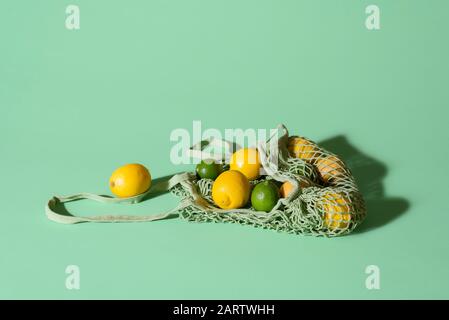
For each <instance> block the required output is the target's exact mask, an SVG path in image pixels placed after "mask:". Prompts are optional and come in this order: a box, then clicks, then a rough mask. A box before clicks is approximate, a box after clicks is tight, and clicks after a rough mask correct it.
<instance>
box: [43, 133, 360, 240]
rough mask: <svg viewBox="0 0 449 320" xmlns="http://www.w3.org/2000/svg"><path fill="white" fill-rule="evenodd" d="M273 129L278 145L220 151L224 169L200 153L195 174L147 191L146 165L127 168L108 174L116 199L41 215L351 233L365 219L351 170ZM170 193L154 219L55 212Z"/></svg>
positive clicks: (51, 208) (49, 209)
mask: <svg viewBox="0 0 449 320" xmlns="http://www.w3.org/2000/svg"><path fill="white" fill-rule="evenodd" d="M280 129H282V130H283V134H282V136H281V137H279V139H278V140H277V145H276V146H277V147H278V148H275V147H273V144H272V143H271V142H270V143H269V141H267V143H266V144H259V145H258V147H257V148H242V149H240V150H237V151H236V152H234V153H233V154H232V155H231V154H229V153H228V154H227V155H228V156H230V161H229V164H224V163H223V162H215V161H214V160H210V159H207V158H205V157H203V155H204V154H203V153H201V156H202V157H203V160H202V161H201V162H200V163H199V164H198V165H197V166H196V171H195V173H191V172H184V173H180V174H177V175H174V176H173V177H171V178H170V179H169V180H168V181H166V182H164V181H158V182H157V183H156V182H155V183H154V185H153V186H152V180H151V174H150V172H149V170H148V169H147V168H146V167H145V166H143V165H141V164H127V165H125V166H122V167H120V168H118V169H117V170H115V171H114V172H113V174H112V175H111V177H110V180H109V186H110V189H111V191H112V193H113V194H114V195H116V197H115V198H111V197H108V196H101V195H96V194H89V193H80V194H75V195H71V196H65V197H56V196H55V197H53V198H52V199H50V201H49V202H48V204H47V206H46V214H47V217H48V218H49V219H51V220H53V221H56V222H60V223H78V222H129V221H135V222H140V221H153V220H160V219H165V218H166V217H168V216H169V215H170V214H172V213H176V214H178V215H179V216H180V217H181V218H183V219H186V220H188V221H197V222H206V221H216V222H219V221H220V222H235V223H240V224H250V225H253V226H256V227H262V228H268V229H274V230H277V231H283V232H289V233H296V234H307V235H316V236H337V235H341V234H344V233H348V232H350V231H352V230H353V229H354V228H355V227H356V226H357V225H358V224H359V223H361V222H362V221H363V219H364V218H365V216H366V208H365V203H364V200H363V197H362V195H361V193H360V192H359V190H358V188H357V185H356V183H355V180H354V178H353V177H352V175H351V173H350V171H349V170H348V169H347V167H346V166H345V164H344V163H343V162H342V160H340V158H339V157H338V156H336V155H335V154H333V153H331V152H328V151H327V150H324V149H322V148H320V147H319V146H318V145H317V144H315V143H314V142H312V141H310V140H308V139H306V138H303V137H299V136H289V135H288V131H287V129H286V128H285V127H284V126H282V125H281V126H280ZM278 151H279V152H278ZM276 160H278V162H276V165H274V163H275V161H276ZM169 190H170V191H172V192H173V193H174V194H176V195H178V196H179V197H181V198H182V199H181V201H180V202H179V204H178V206H176V207H175V208H173V209H172V210H170V211H167V212H164V213H161V214H156V215H147V216H127V215H121V216H115V215H107V216H95V217H86V216H84V217H76V216H67V215H65V214H61V213H58V212H57V206H58V204H61V203H65V202H69V201H74V200H79V199H91V200H94V201H99V202H103V203H137V202H139V201H142V200H143V199H145V197H146V196H147V195H149V194H151V193H156V192H161V191H169Z"/></svg>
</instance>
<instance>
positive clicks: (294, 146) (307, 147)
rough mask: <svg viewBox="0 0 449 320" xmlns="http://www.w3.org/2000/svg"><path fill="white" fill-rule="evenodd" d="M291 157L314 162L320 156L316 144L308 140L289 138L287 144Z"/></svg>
mask: <svg viewBox="0 0 449 320" xmlns="http://www.w3.org/2000/svg"><path fill="white" fill-rule="evenodd" d="M287 148H288V151H289V153H290V156H292V157H295V158H300V159H303V160H309V161H312V160H313V159H314V158H316V157H317V156H318V151H319V150H318V148H317V146H316V144H314V143H313V142H311V141H309V140H307V139H306V138H302V137H296V136H292V137H289V138H288V144H287Z"/></svg>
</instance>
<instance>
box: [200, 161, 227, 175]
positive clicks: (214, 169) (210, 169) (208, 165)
mask: <svg viewBox="0 0 449 320" xmlns="http://www.w3.org/2000/svg"><path fill="white" fill-rule="evenodd" d="M222 171H223V167H222V166H221V164H218V163H215V161H214V160H212V159H206V160H202V161H201V162H200V163H198V164H197V166H196V173H197V174H198V176H199V177H200V178H202V179H211V180H215V179H216V178H217V177H218V176H219V175H220V173H221V172H222Z"/></svg>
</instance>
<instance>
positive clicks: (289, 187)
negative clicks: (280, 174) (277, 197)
mask: <svg viewBox="0 0 449 320" xmlns="http://www.w3.org/2000/svg"><path fill="white" fill-rule="evenodd" d="M292 191H293V184H291V183H290V182H289V181H285V182H284V183H283V184H282V186H281V187H280V188H279V193H280V194H281V197H282V198H287V197H288V196H289V195H290V193H291V192H292Z"/></svg>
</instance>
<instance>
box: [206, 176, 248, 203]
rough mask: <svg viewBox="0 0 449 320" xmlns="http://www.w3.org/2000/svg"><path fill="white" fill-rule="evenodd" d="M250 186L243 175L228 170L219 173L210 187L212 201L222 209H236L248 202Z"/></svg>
mask: <svg viewBox="0 0 449 320" xmlns="http://www.w3.org/2000/svg"><path fill="white" fill-rule="evenodd" d="M249 190H250V185H249V181H248V179H247V178H246V177H245V175H244V174H243V173H241V172H239V171H235V170H229V171H225V172H223V173H221V174H220V175H219V176H218V177H217V179H215V182H214V184H213V185H212V199H213V200H214V202H215V204H216V205H217V206H218V207H220V208H222V209H237V208H241V207H243V206H245V205H246V204H247V203H248V200H249Z"/></svg>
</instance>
